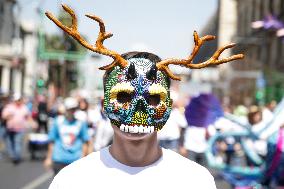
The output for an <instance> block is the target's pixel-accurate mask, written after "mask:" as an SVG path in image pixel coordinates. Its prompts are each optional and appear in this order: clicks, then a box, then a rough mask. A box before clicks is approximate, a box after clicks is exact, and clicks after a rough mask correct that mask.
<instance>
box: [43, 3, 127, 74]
mask: <svg viewBox="0 0 284 189" xmlns="http://www.w3.org/2000/svg"><path fill="white" fill-rule="evenodd" d="M62 7H63V9H64V10H65V11H66V12H67V13H68V14H70V16H71V17H72V25H71V26H70V27H67V26H65V25H63V24H62V23H61V22H60V21H59V20H58V19H57V18H55V17H54V16H53V15H52V14H51V13H50V12H46V13H45V14H46V16H47V17H48V18H49V19H50V20H52V21H53V22H54V23H55V24H56V25H57V26H58V27H60V28H61V29H62V30H63V31H65V32H66V33H68V34H69V35H70V36H71V37H73V38H74V39H75V40H77V41H78V42H79V43H80V44H81V45H83V46H84V47H86V48H87V49H89V50H91V51H93V52H96V53H99V54H102V55H105V56H109V57H111V58H113V59H114V61H113V63H111V64H110V65H107V66H104V67H102V68H101V69H104V70H108V69H111V68H112V67H114V66H121V67H122V68H124V67H126V66H127V64H128V62H127V61H126V60H125V59H124V58H123V57H122V56H121V55H120V54H118V53H117V52H115V51H111V50H109V49H106V48H105V47H104V45H103V42H104V40H105V39H108V38H110V37H111V36H112V34H111V33H106V31H105V24H104V22H103V20H102V19H101V18H99V17H97V16H93V15H86V16H87V17H89V18H91V19H92V20H95V21H96V22H98V23H99V26H100V32H99V35H98V38H97V41H96V44H95V45H91V44H89V43H88V42H87V41H86V40H85V39H84V38H83V37H82V36H81V35H80V33H79V31H78V22H77V18H76V15H75V13H74V11H73V10H72V9H71V8H70V7H68V6H67V5H64V4H63V5H62Z"/></svg>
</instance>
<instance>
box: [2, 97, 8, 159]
mask: <svg viewBox="0 0 284 189" xmlns="http://www.w3.org/2000/svg"><path fill="white" fill-rule="evenodd" d="M8 102H9V95H5V94H1V95H0V115H2V112H3V109H4V107H5V106H6V104H7V103H8ZM5 139H6V121H5V120H4V119H3V118H2V116H0V159H1V158H2V155H3V154H4V151H5Z"/></svg>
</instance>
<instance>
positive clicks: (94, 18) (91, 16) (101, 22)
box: [85, 14, 106, 33]
mask: <svg viewBox="0 0 284 189" xmlns="http://www.w3.org/2000/svg"><path fill="white" fill-rule="evenodd" d="M85 16H86V17H88V18H90V19H92V20H95V21H96V22H98V23H99V25H100V32H102V33H105V32H106V27H105V24H104V21H103V20H102V19H101V18H100V17H98V16H95V15H91V14H86V15H85Z"/></svg>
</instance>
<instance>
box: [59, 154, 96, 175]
mask: <svg viewBox="0 0 284 189" xmlns="http://www.w3.org/2000/svg"><path fill="white" fill-rule="evenodd" d="M99 154H100V152H92V153H91V154H89V155H87V156H85V157H83V158H81V159H79V160H77V161H74V162H73V163H71V164H69V165H68V166H66V167H64V168H63V169H62V170H61V171H60V172H59V174H58V175H59V176H64V175H70V174H81V173H82V174H83V173H86V172H89V170H91V169H90V167H91V166H96V163H99V160H100V157H99V156H100V155H99Z"/></svg>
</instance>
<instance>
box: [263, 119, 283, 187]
mask: <svg viewBox="0 0 284 189" xmlns="http://www.w3.org/2000/svg"><path fill="white" fill-rule="evenodd" d="M264 165H265V168H264V172H263V177H262V179H261V183H262V185H263V186H265V187H267V188H276V189H283V188H284V124H282V126H281V127H280V128H279V130H278V131H277V132H275V133H274V134H272V135H271V136H270V137H269V138H268V141H267V157H266V159H265V164H264Z"/></svg>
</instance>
